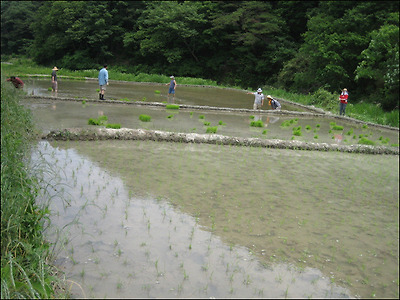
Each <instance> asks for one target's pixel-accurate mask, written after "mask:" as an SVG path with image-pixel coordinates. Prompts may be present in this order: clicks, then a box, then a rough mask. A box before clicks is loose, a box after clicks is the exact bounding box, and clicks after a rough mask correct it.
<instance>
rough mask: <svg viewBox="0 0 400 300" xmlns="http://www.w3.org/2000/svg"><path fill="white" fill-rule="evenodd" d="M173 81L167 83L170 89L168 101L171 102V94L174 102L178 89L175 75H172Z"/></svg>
mask: <svg viewBox="0 0 400 300" xmlns="http://www.w3.org/2000/svg"><path fill="white" fill-rule="evenodd" d="M170 78H171V81H170V82H169V83H167V84H166V85H169V89H168V102H169V96H170V95H171V94H172V97H173V99H172V102H175V89H176V81H175V77H174V76H171V77H170Z"/></svg>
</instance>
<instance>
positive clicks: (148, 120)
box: [139, 115, 151, 122]
mask: <svg viewBox="0 0 400 300" xmlns="http://www.w3.org/2000/svg"><path fill="white" fill-rule="evenodd" d="M139 120H140V121H142V122H150V121H151V117H150V116H149V115H140V116H139Z"/></svg>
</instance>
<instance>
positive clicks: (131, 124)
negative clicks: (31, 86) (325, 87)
mask: <svg viewBox="0 0 400 300" xmlns="http://www.w3.org/2000/svg"><path fill="white" fill-rule="evenodd" d="M24 103H25V105H26V106H27V107H28V108H30V109H31V110H32V112H33V116H34V118H35V121H36V123H37V126H38V127H39V128H40V129H41V130H42V131H43V132H44V133H48V132H49V131H50V130H56V129H59V130H61V129H64V128H73V127H83V128H85V127H93V126H92V125H88V120H89V118H95V119H96V118H98V117H99V116H101V115H104V116H107V117H108V123H118V124H120V125H121V127H124V128H133V129H136V128H143V129H152V130H164V131H172V132H185V133H190V132H195V133H201V134H204V133H206V130H207V128H208V127H210V126H217V134H221V135H227V136H237V137H257V138H262V139H282V140H291V139H295V140H299V141H306V142H312V143H330V144H332V143H333V144H343V145H352V144H357V143H358V142H359V140H360V138H361V137H363V136H364V137H365V136H366V137H367V138H368V139H370V140H372V141H374V142H376V143H377V145H391V144H395V143H397V144H398V141H399V131H395V130H388V129H385V128H374V127H372V126H370V127H366V128H364V127H363V126H362V125H361V124H354V123H351V122H348V121H346V120H332V119H329V118H321V117H320V118H312V117H297V116H287V115H281V116H278V115H274V116H273V115H270V116H268V115H261V114H258V115H257V114H254V113H237V112H217V111H202V110H193V111H190V110H176V109H165V108H161V107H147V106H145V107H143V106H135V105H127V104H117V103H115V104H108V103H93V102H90V103H89V102H87V103H86V104H82V103H81V102H74V101H58V100H54V101H53V100H48V99H47V100H46V99H25V100H24ZM142 114H146V115H149V116H150V117H151V122H142V121H140V120H139V116H140V115H142ZM254 120H261V121H262V122H263V127H252V126H250V124H251V122H252V121H254ZM285 121H294V122H293V123H292V125H290V126H287V127H282V124H283V123H284V122H285ZM331 122H335V123H336V124H337V125H340V126H343V130H331V125H330V123H331ZM299 126H301V128H302V129H301V132H302V135H301V136H295V135H294V134H293V128H294V127H299ZM307 128H309V129H307ZM383 142H385V144H383Z"/></svg>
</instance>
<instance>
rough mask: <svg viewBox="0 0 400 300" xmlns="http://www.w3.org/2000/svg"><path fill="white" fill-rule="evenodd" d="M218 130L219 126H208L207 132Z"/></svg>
mask: <svg viewBox="0 0 400 300" xmlns="http://www.w3.org/2000/svg"><path fill="white" fill-rule="evenodd" d="M217 130H218V127H217V126H211V127H207V130H206V133H216V132H217Z"/></svg>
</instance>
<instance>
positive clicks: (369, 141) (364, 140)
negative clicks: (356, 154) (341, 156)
mask: <svg viewBox="0 0 400 300" xmlns="http://www.w3.org/2000/svg"><path fill="white" fill-rule="evenodd" d="M358 143H359V144H363V145H376V142H374V141H371V140H369V139H367V138H366V137H362V138H361V139H360V140H359V141H358Z"/></svg>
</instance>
